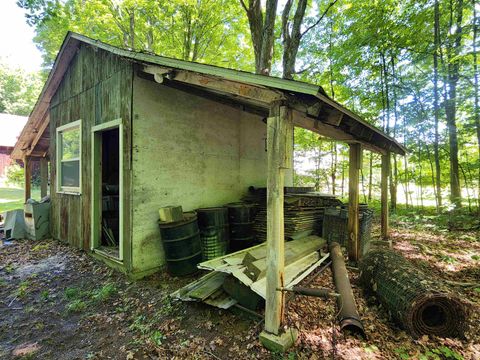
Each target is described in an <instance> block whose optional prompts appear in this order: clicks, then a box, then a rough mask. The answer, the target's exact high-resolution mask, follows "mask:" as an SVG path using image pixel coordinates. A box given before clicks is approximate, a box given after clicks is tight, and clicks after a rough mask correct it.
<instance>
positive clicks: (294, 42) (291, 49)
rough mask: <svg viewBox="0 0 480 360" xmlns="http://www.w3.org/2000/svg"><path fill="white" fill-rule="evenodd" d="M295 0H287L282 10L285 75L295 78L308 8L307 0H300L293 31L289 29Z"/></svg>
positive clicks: (286, 77) (292, 27)
mask: <svg viewBox="0 0 480 360" xmlns="http://www.w3.org/2000/svg"><path fill="white" fill-rule="evenodd" d="M292 3H293V0H287V3H286V4H285V7H284V9H283V12H282V38H283V58H282V65H283V77H284V78H285V79H293V74H295V61H296V59H297V53H298V48H299V46H300V40H301V38H302V33H301V26H302V23H303V18H304V16H305V10H306V9H307V0H298V4H297V9H296V10H295V15H294V17H293V24H292V25H291V31H290V30H289V27H290V26H289V23H290V22H289V16H290V11H291V9H292Z"/></svg>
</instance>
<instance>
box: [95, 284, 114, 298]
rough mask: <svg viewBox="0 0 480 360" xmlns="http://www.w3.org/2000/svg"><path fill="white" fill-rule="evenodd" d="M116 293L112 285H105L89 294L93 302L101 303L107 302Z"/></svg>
mask: <svg viewBox="0 0 480 360" xmlns="http://www.w3.org/2000/svg"><path fill="white" fill-rule="evenodd" d="M116 293H117V288H116V287H115V285H114V284H106V285H104V286H102V287H101V288H100V289H96V290H93V291H92V293H91V298H92V300H93V301H97V302H103V301H106V300H108V299H109V298H110V297H112V296H113V295H114V294H116Z"/></svg>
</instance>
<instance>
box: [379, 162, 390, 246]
mask: <svg viewBox="0 0 480 360" xmlns="http://www.w3.org/2000/svg"><path fill="white" fill-rule="evenodd" d="M389 173H390V153H387V154H386V155H382V179H381V235H382V239H383V240H388V238H389V229H388V227H389V226H388V225H389V224H388V176H389Z"/></svg>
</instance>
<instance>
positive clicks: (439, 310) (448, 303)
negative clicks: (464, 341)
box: [360, 249, 467, 338]
mask: <svg viewBox="0 0 480 360" xmlns="http://www.w3.org/2000/svg"><path fill="white" fill-rule="evenodd" d="M360 282H361V283H362V285H363V286H364V287H365V289H366V290H367V292H370V293H373V294H374V295H375V296H376V298H377V299H378V300H379V301H380V303H381V304H382V305H383V306H384V307H385V309H386V310H387V311H388V313H389V314H390V316H391V317H392V319H393V320H394V321H396V322H397V323H398V325H400V326H401V327H402V328H404V329H405V330H407V331H408V332H409V333H410V334H411V335H412V336H414V337H420V336H422V335H436V336H440V337H460V338H461V337H463V336H464V332H465V329H466V317H467V309H466V307H465V305H464V304H463V303H462V302H461V301H460V300H459V299H458V298H457V297H455V296H453V295H451V294H448V293H446V292H441V291H439V290H438V288H439V286H438V285H439V284H438V283H435V282H434V281H432V280H431V276H427V275H426V274H424V273H423V272H422V271H420V270H419V269H417V268H416V267H414V266H413V265H412V264H411V263H410V262H409V261H408V260H406V259H405V258H404V257H403V256H402V255H400V254H399V253H397V252H395V251H392V250H389V249H379V250H374V251H371V252H369V253H368V254H367V255H366V256H365V257H364V258H363V259H362V261H361V263H360Z"/></svg>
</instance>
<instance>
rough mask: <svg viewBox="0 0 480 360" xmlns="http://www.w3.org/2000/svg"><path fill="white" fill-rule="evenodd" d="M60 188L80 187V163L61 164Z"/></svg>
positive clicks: (67, 162) (75, 161)
mask: <svg viewBox="0 0 480 360" xmlns="http://www.w3.org/2000/svg"><path fill="white" fill-rule="evenodd" d="M61 166H62V186H71V187H79V186H80V161H79V160H73V161H65V162H62V165H61Z"/></svg>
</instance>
